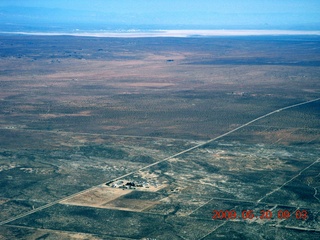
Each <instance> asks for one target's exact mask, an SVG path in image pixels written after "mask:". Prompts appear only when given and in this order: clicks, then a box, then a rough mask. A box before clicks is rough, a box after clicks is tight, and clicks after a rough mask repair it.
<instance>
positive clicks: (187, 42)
mask: <svg viewBox="0 0 320 240" xmlns="http://www.w3.org/2000/svg"><path fill="white" fill-rule="evenodd" d="M319 43H320V39H319V37H316V36H308V37H306V36H299V37H294V38H293V37H292V36H286V37H284V36H282V37H279V36H278V37H277V36H264V37H262V36H261V37H228V38H221V37H213V38H133V39H126V38H121V39H118V38H90V37H67V36H60V37H55V36H51V37H49V36H46V37H44V36H43V37H41V36H18V35H16V36H9V35H2V36H0V89H1V90H0V190H1V191H0V212H1V214H0V239H27V240H29V239H30V240H31V239H114V240H115V239H157V240H160V239H233V238H234V239H301V240H302V239H319V238H320V213H319V206H320V158H319V157H320V120H319V119H320V111H319V110H320V99H319V98H320V95H319V93H320V85H319V84H320V81H319V76H320V65H319V63H320V48H319ZM300 103H301V104H300ZM215 211H216V212H215ZM231 211H232V214H233V215H230V214H231ZM217 212H219V214H217ZM263 213H266V215H263ZM220 214H221V215H220ZM223 214H225V215H223ZM228 214H229V215H228Z"/></svg>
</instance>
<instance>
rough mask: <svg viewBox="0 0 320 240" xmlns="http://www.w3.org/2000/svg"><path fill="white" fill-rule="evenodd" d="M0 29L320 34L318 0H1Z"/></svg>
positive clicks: (319, 3)
mask: <svg viewBox="0 0 320 240" xmlns="http://www.w3.org/2000/svg"><path fill="white" fill-rule="evenodd" d="M0 22H1V23H0V30H2V31H8V30H9V31H10V30H12V31H16V30H18V29H23V28H29V29H48V30H50V29H51V30H55V29H56V30H58V29H64V28H65V29H70V30H71V29H73V30H74V29H80V30H99V29H105V30H121V29H123V30H128V29H143V28H145V29H155V30H156V29H285V30H295V29H297V30H320V0H54V1H53V0H52V1H47V0H0Z"/></svg>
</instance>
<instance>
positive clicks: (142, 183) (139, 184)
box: [106, 180, 159, 189]
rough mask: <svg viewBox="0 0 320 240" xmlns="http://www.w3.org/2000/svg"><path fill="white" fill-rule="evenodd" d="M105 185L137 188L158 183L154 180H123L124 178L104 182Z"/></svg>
mask: <svg viewBox="0 0 320 240" xmlns="http://www.w3.org/2000/svg"><path fill="white" fill-rule="evenodd" d="M106 185H108V186H110V187H113V188H122V189H137V188H150V187H151V186H152V187H156V188H157V187H158V185H159V184H158V183H157V182H156V181H150V182H147V181H125V180H119V181H116V182H109V183H106Z"/></svg>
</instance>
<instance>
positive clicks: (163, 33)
mask: <svg viewBox="0 0 320 240" xmlns="http://www.w3.org/2000/svg"><path fill="white" fill-rule="evenodd" d="M0 34H13V35H35V36H76V37H119V38H121V37H122V38H139V37H211V36H212V37H214V36H297V35H300V36H301V35H317V36H318V35H320V31H308V30H244V29H235V30H230V29H227V30H224V29H221V30H205V29H204V30H193V29H189V30H136V29H133V30H116V31H104V30H94V31H79V30H74V31H70V32H26V31H15V32H7V31H0Z"/></svg>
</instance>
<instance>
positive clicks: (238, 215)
mask: <svg viewBox="0 0 320 240" xmlns="http://www.w3.org/2000/svg"><path fill="white" fill-rule="evenodd" d="M289 218H294V219H297V220H307V219H308V211H307V210H296V211H295V212H293V213H291V212H290V211H289V210H278V211H277V212H272V211H271V210H260V212H254V211H253V210H250V209H247V210H242V211H241V212H237V211H236V210H213V211H212V219H213V220H232V219H244V220H248V219H262V220H268V219H269V220H270V219H280V220H287V219H289Z"/></svg>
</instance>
